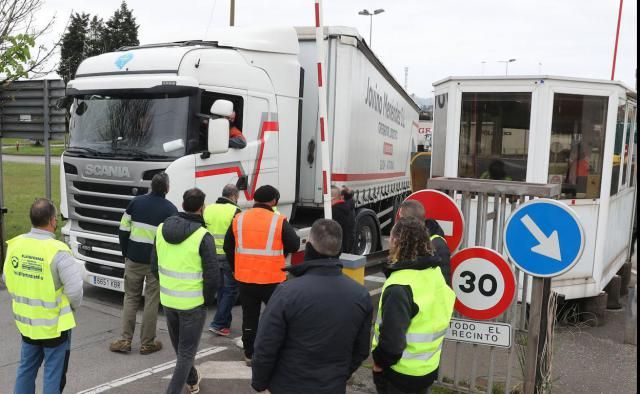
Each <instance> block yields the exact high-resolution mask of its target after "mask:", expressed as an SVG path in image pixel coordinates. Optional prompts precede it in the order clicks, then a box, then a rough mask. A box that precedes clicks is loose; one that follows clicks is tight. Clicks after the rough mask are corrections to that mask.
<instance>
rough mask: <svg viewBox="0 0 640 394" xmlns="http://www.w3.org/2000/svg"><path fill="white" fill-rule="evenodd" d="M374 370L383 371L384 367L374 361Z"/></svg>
mask: <svg viewBox="0 0 640 394" xmlns="http://www.w3.org/2000/svg"><path fill="white" fill-rule="evenodd" d="M373 372H382V368H381V367H379V366H378V364H376V363H373Z"/></svg>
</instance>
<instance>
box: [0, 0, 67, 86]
mask: <svg viewBox="0 0 640 394" xmlns="http://www.w3.org/2000/svg"><path fill="white" fill-rule="evenodd" d="M43 2H44V0H0V85H2V84H6V83H8V82H11V81H14V80H16V79H18V78H23V77H38V76H42V75H45V74H48V73H49V72H50V71H51V70H49V69H47V61H48V60H49V59H50V58H51V56H53V54H54V53H55V50H56V48H57V47H58V45H59V41H58V42H55V43H53V44H52V45H49V46H48V47H46V46H44V45H39V46H37V41H38V39H39V38H41V37H42V35H43V34H44V33H46V32H48V31H49V29H50V28H51V27H52V25H53V22H54V21H55V18H51V19H49V20H48V22H46V23H45V24H44V25H39V26H38V25H36V24H35V20H36V14H37V12H38V11H39V10H40V7H42V4H43Z"/></svg>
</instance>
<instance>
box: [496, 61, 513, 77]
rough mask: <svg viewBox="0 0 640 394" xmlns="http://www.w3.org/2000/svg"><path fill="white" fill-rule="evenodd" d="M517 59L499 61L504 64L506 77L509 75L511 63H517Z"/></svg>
mask: <svg viewBox="0 0 640 394" xmlns="http://www.w3.org/2000/svg"><path fill="white" fill-rule="evenodd" d="M515 61H516V59H509V60H498V63H504V66H505V68H504V75H509V63H513V62H515Z"/></svg>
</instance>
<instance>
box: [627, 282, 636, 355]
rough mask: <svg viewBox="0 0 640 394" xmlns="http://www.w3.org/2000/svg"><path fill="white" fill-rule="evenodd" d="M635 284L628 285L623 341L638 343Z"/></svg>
mask: <svg viewBox="0 0 640 394" xmlns="http://www.w3.org/2000/svg"><path fill="white" fill-rule="evenodd" d="M637 286H638V285H635V286H633V287H629V302H628V304H627V313H626V314H625V321H624V343H628V344H631V345H636V346H637V345H638V293H637Z"/></svg>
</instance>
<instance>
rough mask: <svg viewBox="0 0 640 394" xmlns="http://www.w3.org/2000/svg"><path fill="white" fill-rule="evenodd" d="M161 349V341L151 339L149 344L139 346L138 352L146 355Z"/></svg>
mask: <svg viewBox="0 0 640 394" xmlns="http://www.w3.org/2000/svg"><path fill="white" fill-rule="evenodd" d="M161 349H162V342H160V341H153V342H152V343H150V344H147V345H142V346H140V354H142V355H147V354H151V353H155V352H158V351H160V350H161Z"/></svg>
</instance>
